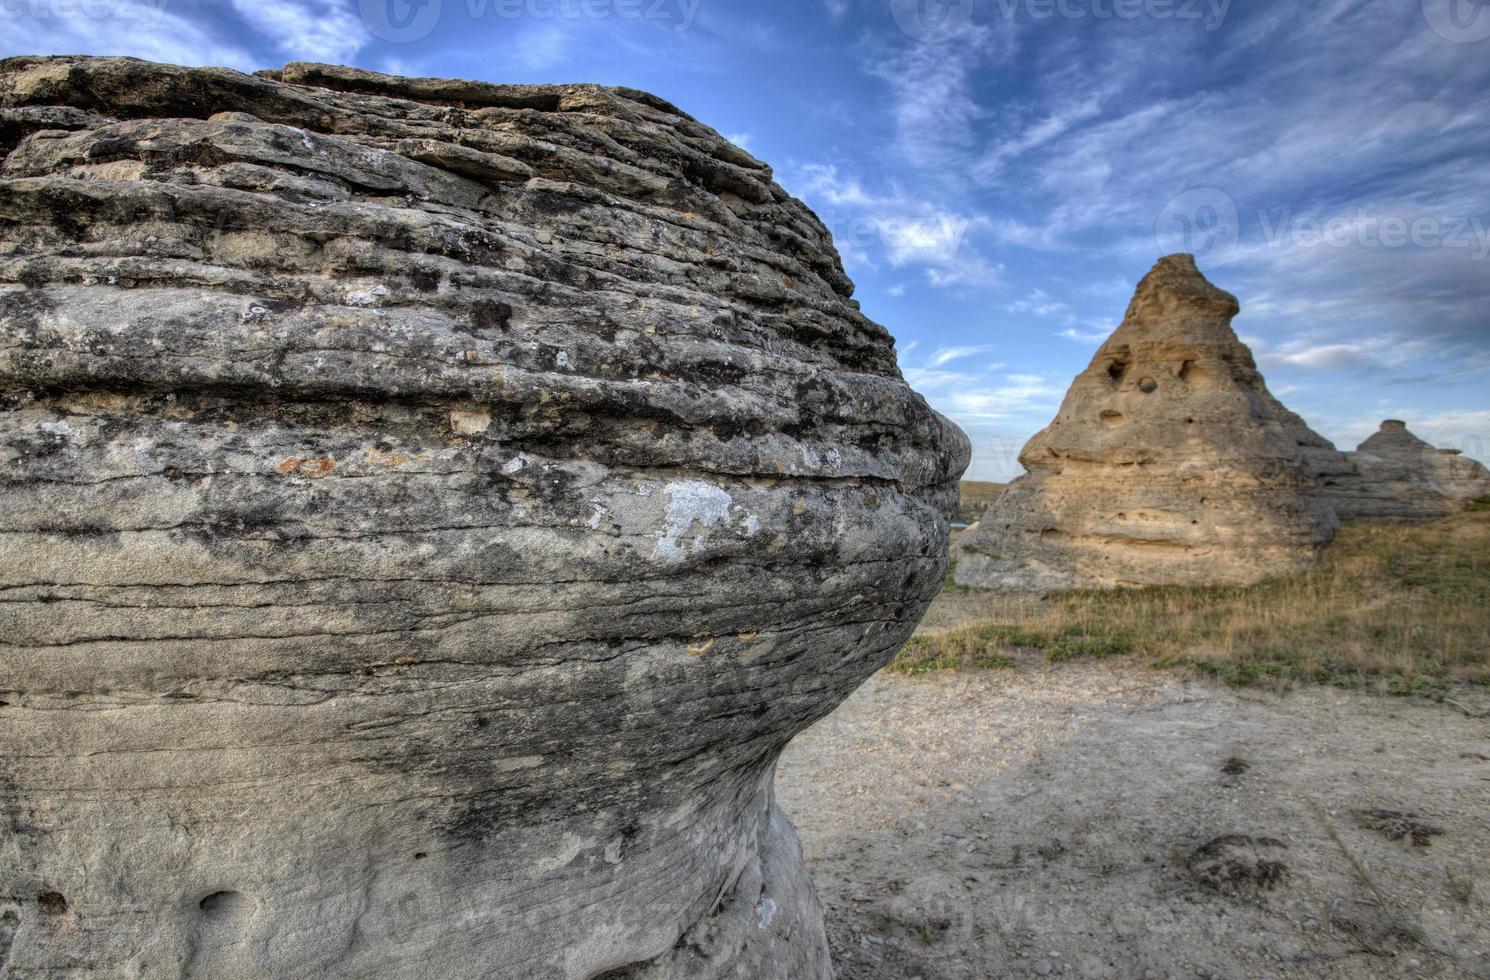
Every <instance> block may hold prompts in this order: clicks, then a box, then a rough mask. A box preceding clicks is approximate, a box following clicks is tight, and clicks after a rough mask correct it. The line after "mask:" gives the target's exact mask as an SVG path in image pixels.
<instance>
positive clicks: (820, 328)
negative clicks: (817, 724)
mask: <svg viewBox="0 0 1490 980" xmlns="http://www.w3.org/2000/svg"><path fill="white" fill-rule="evenodd" d="M0 155H3V156H4V162H3V170H0V337H3V347H0V398H3V402H0V459H3V461H4V464H5V465H4V477H3V484H0V486H3V495H4V503H5V506H4V507H3V508H0V522H3V527H0V530H3V536H0V589H3V593H4V597H5V598H4V603H3V604H0V626H3V629H0V666H3V672H0V820H3V824H4V826H5V828H6V833H5V834H4V835H3V836H0V964H4V965H3V966H0V972H4V970H5V969H7V968H8V971H9V972H8V973H7V974H6V976H7V977H8V978H9V980H18V978H22V977H42V976H46V977H53V976H60V975H68V976H73V975H87V974H94V975H99V976H109V977H115V976H135V977H177V976H192V977H214V978H223V977H292V976H295V977H300V976H334V977H353V976H356V977H371V976H380V977H389V976H442V977H452V978H461V977H525V978H526V977H575V978H583V977H593V976H597V975H601V974H605V975H609V976H614V977H673V976H679V977H681V976H688V977H712V976H723V975H732V976H734V975H738V976H793V977H821V976H826V975H827V974H828V972H829V967H828V962H827V953H826V948H825V943H824V938H823V931H822V921H821V914H820V911H819V910H818V908H817V905H816V899H815V898H814V897H813V893H812V889H811V885H810V883H809V882H808V881H807V879H806V877H805V870H804V868H803V866H802V863H801V859H800V855H799V853H798V851H797V849H796V845H795V841H794V835H793V832H792V831H791V829H790V826H789V825H788V824H787V823H786V821H785V819H784V818H783V817H782V816H781V815H780V813H779V812H778V811H777V810H776V809H775V807H774V804H773V801H772V771H773V767H774V763H775V759H776V756H777V754H778V752H779V751H780V749H781V748H782V747H783V746H784V745H785V743H786V742H787V741H788V740H789V739H790V738H791V737H792V735H793V734H794V733H796V732H798V731H800V730H801V729H803V728H804V727H806V726H807V725H809V724H810V723H811V722H813V721H814V720H816V719H817V718H819V717H821V716H822V715H824V714H825V713H827V712H828V711H829V710H831V709H832V707H833V706H835V705H836V704H837V703H838V702H839V701H840V700H841V699H842V698H843V697H845V696H846V695H847V694H848V693H849V692H850V691H852V690H853V689H854V688H855V687H856V686H857V685H858V684H859V683H860V682H861V681H862V680H863V679H864V678H865V677H867V676H868V675H869V674H870V673H872V672H873V671H874V670H876V669H877V668H878V667H880V666H881V665H883V664H884V663H885V662H886V661H887V660H888V659H889V658H890V657H891V656H893V654H894V652H895V651H896V649H897V648H898V647H899V646H900V645H901V644H902V643H903V641H904V640H905V639H906V638H907V637H908V636H909V634H910V632H911V630H912V629H913V628H914V626H915V624H916V622H917V621H918V620H919V618H920V617H921V615H922V613H923V611H924V609H925V607H926V605H927V603H928V602H929V601H930V599H931V597H932V596H933V595H934V594H935V592H936V591H937V589H938V587H939V586H940V584H941V580H942V577H943V575H944V573H945V559H946V555H945V550H946V544H945V542H946V533H947V523H946V517H945V513H946V512H947V511H949V510H950V508H951V506H952V505H953V504H954V503H955V498H956V480H957V477H958V476H959V475H960V473H961V471H962V468H963V467H964V465H965V464H966V461H967V454H968V447H967V443H966V439H965V438H964V437H963V436H962V435H961V434H960V433H959V432H958V431H957V430H956V429H955V428H953V427H952V426H950V425H949V424H948V423H946V422H945V421H944V420H942V419H941V418H940V417H939V416H937V415H935V414H934V413H933V412H932V411H930V409H928V407H927V406H926V404H925V402H924V401H923V400H922V399H921V398H920V397H918V396H917V395H915V394H914V393H913V392H911V390H910V389H909V388H908V387H907V386H906V384H905V382H904V381H903V380H902V378H901V377H900V375H899V372H898V370H897V369H896V367H895V356H894V351H893V342H892V341H891V339H890V337H889V336H888V334H887V333H886V332H885V331H884V330H883V328H881V327H879V326H878V325H876V324H874V323H872V322H870V321H869V320H867V319H866V318H865V317H864V316H863V315H862V314H861V313H860V312H859V309H858V305H857V304H856V303H855V302H854V301H853V300H852V299H851V298H850V297H851V295H852V284H851V283H850V282H849V280H848V279H847V277H846V276H845V275H844V273H843V270H842V267H841V265H840V263H839V261H838V257H837V254H836V252H835V251H834V249H833V248H832V244H831V239H830V236H829V234H828V232H827V230H826V229H825V228H824V227H823V225H822V224H821V223H820V222H819V221H818V220H817V219H816V218H815V217H814V216H813V215H812V214H811V213H810V212H809V211H807V210H806V208H805V207H803V206H802V205H801V204H800V203H799V202H797V201H796V200H794V199H792V198H791V197H789V196H788V195H787V194H786V193H785V192H784V191H783V190H782V189H781V188H780V187H779V186H777V185H776V184H775V183H774V182H773V180H772V177H771V171H770V170H769V169H768V168H767V167H766V166H765V165H764V164H762V163H760V162H759V161H757V160H755V159H754V158H752V157H751V156H750V155H749V154H747V153H745V152H744V151H742V150H740V149H738V148H737V147H734V146H732V145H731V144H729V143H728V142H726V141H725V140H723V139H721V138H720V137H719V136H718V135H717V134H716V133H715V132H714V131H713V130H711V129H709V128H708V127H706V126H703V125H701V124H700V123H698V122H696V121H694V120H693V119H691V118H689V117H688V116H686V115H685V114H683V113H682V112H680V111H679V110H678V109H676V108H674V107H673V106H671V105H669V104H668V103H666V102H663V101H662V100H660V99H657V98H655V97H653V96H650V95H646V94H644V93H640V92H636V91H631V90H626V89H606V88H600V87H595V86H584V85H575V86H509V85H491V84H482V83H473V82H459V81H447V80H437V79H399V78H392V77H388V76H381V75H373V74H369V73H365V72H358V71H352V70H348V69H341V68H333V67H327V66H317V65H303V64H295V65H290V66H287V67H286V68H285V69H283V70H281V71H276V72H270V73H263V74H262V75H261V77H252V76H245V75H241V74H238V73H235V72H231V71H226V70H220V69H197V70H188V69H181V68H173V67H167V66H161V65H153V64H148V63H144V62H138V61H133V60H127V59H79V58H15V59H10V60H8V61H5V62H0Z"/></svg>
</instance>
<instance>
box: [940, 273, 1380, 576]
mask: <svg viewBox="0 0 1490 980" xmlns="http://www.w3.org/2000/svg"><path fill="white" fill-rule="evenodd" d="M1238 310H1239V306H1238V303H1237V300H1236V298H1235V297H1233V296H1232V295H1231V294H1230V293H1226V292H1223V291H1222V290H1220V289H1217V288H1216V287H1215V286H1213V285H1211V284H1210V283H1209V282H1207V281H1206V279H1205V278H1204V277H1203V276H1202V275H1201V274H1200V272H1199V270H1198V269H1197V268H1196V266H1195V261H1194V259H1193V258H1192V257H1191V256H1189V255H1173V256H1169V257H1168V258H1165V259H1162V260H1160V262H1159V263H1158V265H1156V266H1155V267H1154V269H1153V271H1151V272H1150V273H1149V274H1148V275H1147V276H1146V277H1145V278H1144V279H1143V281H1142V283H1140V284H1139V286H1138V291H1137V294H1136V295H1135V296H1134V298H1133V302H1132V304H1131V305H1130V306H1129V308H1128V312H1127V315H1126V316H1125V317H1124V319H1123V323H1122V325H1121V326H1119V327H1118V329H1117V331H1116V332H1115V333H1114V334H1113V335H1112V336H1111V337H1110V338H1109V339H1108V340H1107V342H1106V343H1105V344H1103V345H1102V347H1101V349H1100V350H1099V351H1098V352H1097V355H1096V357H1094V358H1093V359H1092V363H1091V366H1090V367H1088V368H1087V369H1086V371H1084V372H1082V374H1081V375H1079V376H1078V377H1077V378H1076V380H1075V381H1074V382H1073V383H1072V385H1071V389H1070V391H1068V392H1067V394H1066V398H1065V401H1064V403H1063V404H1062V405H1061V410H1060V414H1059V415H1057V416H1056V418H1055V420H1054V421H1053V422H1052V423H1051V424H1050V426H1049V427H1048V428H1046V429H1045V430H1044V431H1042V432H1040V433H1039V434H1038V435H1036V436H1035V437H1034V438H1033V439H1031V440H1030V442H1029V444H1028V445H1026V446H1025V448H1024V451H1023V452H1022V453H1021V455H1020V462H1021V463H1022V464H1023V465H1024V467H1025V469H1026V470H1027V471H1028V473H1027V474H1026V475H1024V476H1022V477H1020V478H1019V479H1018V480H1016V481H1014V483H1013V484H1012V485H1011V486H1010V487H1009V489H1008V490H1007V491H1005V493H1004V495H1003V496H1002V497H1001V498H1000V499H999V500H998V501H997V502H996V503H995V504H993V505H992V506H991V507H990V508H989V510H988V511H987V513H986V514H985V515H984V517H983V519H982V520H981V521H980V522H979V524H978V525H977V526H976V527H975V528H974V529H973V530H972V531H970V532H969V533H968V534H967V535H966V536H965V537H964V539H963V540H962V542H961V544H960V546H959V549H958V558H957V571H956V579H957V581H958V582H959V583H960V584H962V585H967V586H974V587H984V588H1024V589H1039V590H1046V589H1070V588H1088V587H1112V586H1144V585H1240V584H1247V583H1252V582H1256V581H1258V580H1260V579H1264V578H1267V577H1270V576H1275V575H1281V574H1284V573H1288V572H1293V571H1297V570H1299V569H1302V568H1306V567H1308V566H1309V565H1310V564H1311V563H1313V562H1314V560H1315V559H1316V557H1317V555H1318V552H1319V550H1320V548H1322V547H1323V546H1324V545H1325V544H1326V543H1327V542H1328V541H1329V540H1330V539H1331V537H1332V536H1333V533H1334V530H1335V527H1336V520H1335V517H1334V514H1333V512H1332V511H1331V509H1330V507H1329V505H1328V504H1327V503H1326V502H1324V501H1323V500H1322V499H1320V496H1319V493H1318V485H1317V482H1316V474H1319V473H1324V472H1337V473H1343V472H1348V471H1349V469H1350V467H1349V465H1348V464H1347V463H1346V462H1345V461H1344V459H1343V458H1342V457H1341V456H1340V454H1339V453H1338V452H1336V451H1335V449H1334V447H1333V446H1332V445H1331V444H1330V443H1329V442H1328V441H1327V440H1325V439H1323V438H1322V437H1320V436H1319V435H1317V434H1315V433H1314V432H1312V431H1310V430H1309V428H1308V427H1307V426H1306V425H1305V424H1304V423H1303V421H1302V420H1301V419H1299V417H1298V416H1297V415H1294V414H1293V413H1292V412H1290V411H1288V410H1287V409H1285V408H1284V407H1283V406H1282V405H1281V404H1279V402H1278V400H1277V399H1276V398H1274V397H1273V395H1272V394H1271V393H1270V392H1269V391H1268V389H1267V386H1266V385H1265V384H1264V383H1263V379H1262V376H1261V375H1260V374H1259V373H1258V371H1257V366H1256V364H1255V363H1254V361H1253V358H1252V353H1251V351H1249V350H1248V349H1247V347H1246V345H1244V344H1243V343H1242V342H1241V341H1240V340H1238V339H1237V336H1236V334H1235V333H1233V332H1232V329H1231V320H1232V318H1233V317H1234V316H1235V315H1236V314H1237V312H1238Z"/></svg>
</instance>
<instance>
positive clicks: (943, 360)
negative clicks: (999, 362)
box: [926, 347, 993, 368]
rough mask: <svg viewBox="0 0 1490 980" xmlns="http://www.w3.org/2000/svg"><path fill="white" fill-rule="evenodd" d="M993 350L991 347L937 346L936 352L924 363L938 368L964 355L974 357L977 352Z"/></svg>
mask: <svg viewBox="0 0 1490 980" xmlns="http://www.w3.org/2000/svg"><path fill="white" fill-rule="evenodd" d="M991 350H993V348H992V347H939V348H937V350H936V353H934V354H932V355H931V360H929V361H928V362H927V363H926V366H927V367H932V368H939V367H945V366H946V365H948V364H951V363H952V362H953V361H960V360H962V359H963V358H964V357H975V356H977V355H978V354H986V353H988V352H989V351H991Z"/></svg>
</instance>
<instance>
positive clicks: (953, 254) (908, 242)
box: [873, 212, 972, 267]
mask: <svg viewBox="0 0 1490 980" xmlns="http://www.w3.org/2000/svg"><path fill="white" fill-rule="evenodd" d="M873 220H874V226H875V227H876V228H877V229H878V230H879V233H880V236H881V238H883V240H884V242H885V246H886V248H887V249H888V250H889V253H890V264H891V265H894V266H897V267H898V266H902V265H905V264H906V263H907V262H922V263H932V264H937V265H950V264H952V263H954V262H956V261H957V253H958V252H959V251H960V250H961V248H962V242H963V239H964V238H966V237H967V230H968V226H969V225H970V224H971V223H972V222H971V221H969V220H968V219H967V218H963V217H959V216H958V215H955V214H948V213H945V212H941V213H936V214H931V215H928V216H926V217H921V218H913V217H889V218H875V219H873Z"/></svg>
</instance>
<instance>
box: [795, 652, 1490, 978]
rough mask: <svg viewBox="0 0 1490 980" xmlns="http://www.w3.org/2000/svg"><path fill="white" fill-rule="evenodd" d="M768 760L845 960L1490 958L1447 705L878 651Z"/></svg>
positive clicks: (1354, 966)
mask: <svg viewBox="0 0 1490 980" xmlns="http://www.w3.org/2000/svg"><path fill="white" fill-rule="evenodd" d="M777 784H778V792H779V797H780V799H781V802H782V804H783V806H784V807H785V809H786V810H787V812H788V813H790V814H791V815H792V817H793V819H794V820H795V821H796V823H797V826H798V829H799V830H800V832H801V836H802V841H803V845H804V848H805V851H806V855H807V859H808V862H809V864H810V866H811V868H812V871H813V875H814V877H815V879H816V881H817V884H818V889H819V891H820V893H821V894H822V897H823V901H824V904H825V906H826V907H827V913H828V928H829V934H830V938H831V941H832V944H833V948H834V955H835V960H836V963H837V968H838V973H839V976H840V977H841V978H845V980H856V978H871V977H872V978H906V980H909V978H916V977H920V978H925V980H931V978H943V977H946V978H952V977H957V978H964V977H978V978H985V977H1046V976H1076V977H1121V978H1128V977H1134V978H1139V977H1142V978H1170V977H1172V978H1182V977H1183V978H1190V977H1217V978H1219V977H1226V978H1230V977H1332V978H1333V977H1341V978H1344V977H1352V978H1354V977H1486V978H1490V721H1487V720H1485V719H1483V718H1471V717H1468V716H1467V715H1466V714H1465V713H1464V712H1462V711H1456V710H1455V709H1453V708H1450V707H1445V706H1442V705H1435V704H1429V703H1419V702H1411V701H1403V700H1396V699H1389V698H1384V697H1380V696H1373V695H1366V694H1361V693H1357V692H1350V691H1340V690H1334V689H1328V688H1308V689H1299V690H1295V691H1292V692H1286V693H1281V694H1279V693H1270V692H1264V691H1252V690H1245V691H1236V690H1232V689H1229V688H1225V687H1221V686H1216V685H1212V684H1210V683H1208V682H1200V681H1195V680H1191V679H1188V678H1186V677H1184V676H1180V675H1177V674H1174V673H1166V672H1159V671H1154V670H1150V669H1147V668H1140V667H1133V666H1125V665H1114V664H1111V663H1105V664H1096V663H1087V664H1083V663H1068V664H1063V665H1059V666H1050V665H1047V664H1044V663H1043V662H1040V661H1035V660H1031V661H1029V662H1026V663H1021V664H1020V666H1019V668H1018V669H1017V670H1008V671H999V672H991V673H984V672H976V673H966V674H941V675H933V676H931V677H928V678H921V679H906V678H901V677H897V676H894V675H889V674H880V675H879V676H877V677H875V678H874V679H872V680H871V681H870V682H869V683H868V684H866V685H865V686H864V687H863V688H862V689H860V691H859V692H858V693H857V694H855V695H854V696H853V697H852V698H851V699H850V700H849V701H848V702H847V703H845V704H844V705H843V707H842V708H840V709H839V710H838V711H837V712H835V713H834V714H833V715H832V716H830V717H828V718H827V719H825V720H824V721H823V722H821V723H820V724H818V725H817V726H816V727H814V728H812V729H811V730H809V731H808V732H805V733H804V734H803V735H802V736H801V737H799V738H798V739H797V740H796V741H795V742H794V743H793V744H792V745H791V746H790V748H789V749H788V750H787V752H786V755H785V756H784V757H783V759H782V761H781V764H780V768H779V771H778V780H777ZM1372 810H1388V811H1396V812H1398V813H1403V814H1411V815H1416V816H1417V818H1418V819H1417V822H1418V823H1419V824H1421V825H1423V826H1422V827H1421V828H1420V832H1426V830H1428V829H1438V830H1441V831H1442V833H1441V834H1438V835H1431V836H1427V837H1425V838H1424V839H1425V840H1427V841H1429V843H1428V845H1427V846H1418V845H1415V844H1414V843H1412V842H1411V838H1410V835H1409V837H1408V838H1404V839H1403V840H1391V839H1388V836H1387V835H1386V833H1383V832H1382V831H1381V830H1377V829H1372V828H1371V827H1370V826H1367V825H1366V824H1367V823H1368V822H1370V820H1371V818H1362V817H1361V816H1359V815H1358V814H1359V813H1360V812H1361V811H1372ZM1375 823H1377V824H1379V825H1383V826H1384V828H1385V830H1386V831H1388V832H1390V831H1392V830H1393V828H1394V826H1397V829H1409V830H1410V829H1412V826H1411V824H1410V823H1409V824H1407V825H1405V827H1404V826H1401V824H1402V822H1401V821H1393V820H1390V819H1385V818H1381V817H1377V818H1375ZM1218 838H1224V840H1223V841H1222V842H1221V843H1219V844H1215V845H1213V846H1212V847H1209V848H1207V847H1206V845H1207V844H1209V843H1210V842H1213V841H1216V840H1217V839H1218ZM1197 852H1198V856H1197ZM1280 865H1281V867H1280ZM1273 877H1277V880H1276V881H1272V882H1271V883H1269V881H1268V879H1270V878H1273ZM1217 882H1219V884H1220V887H1218V886H1217Z"/></svg>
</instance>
